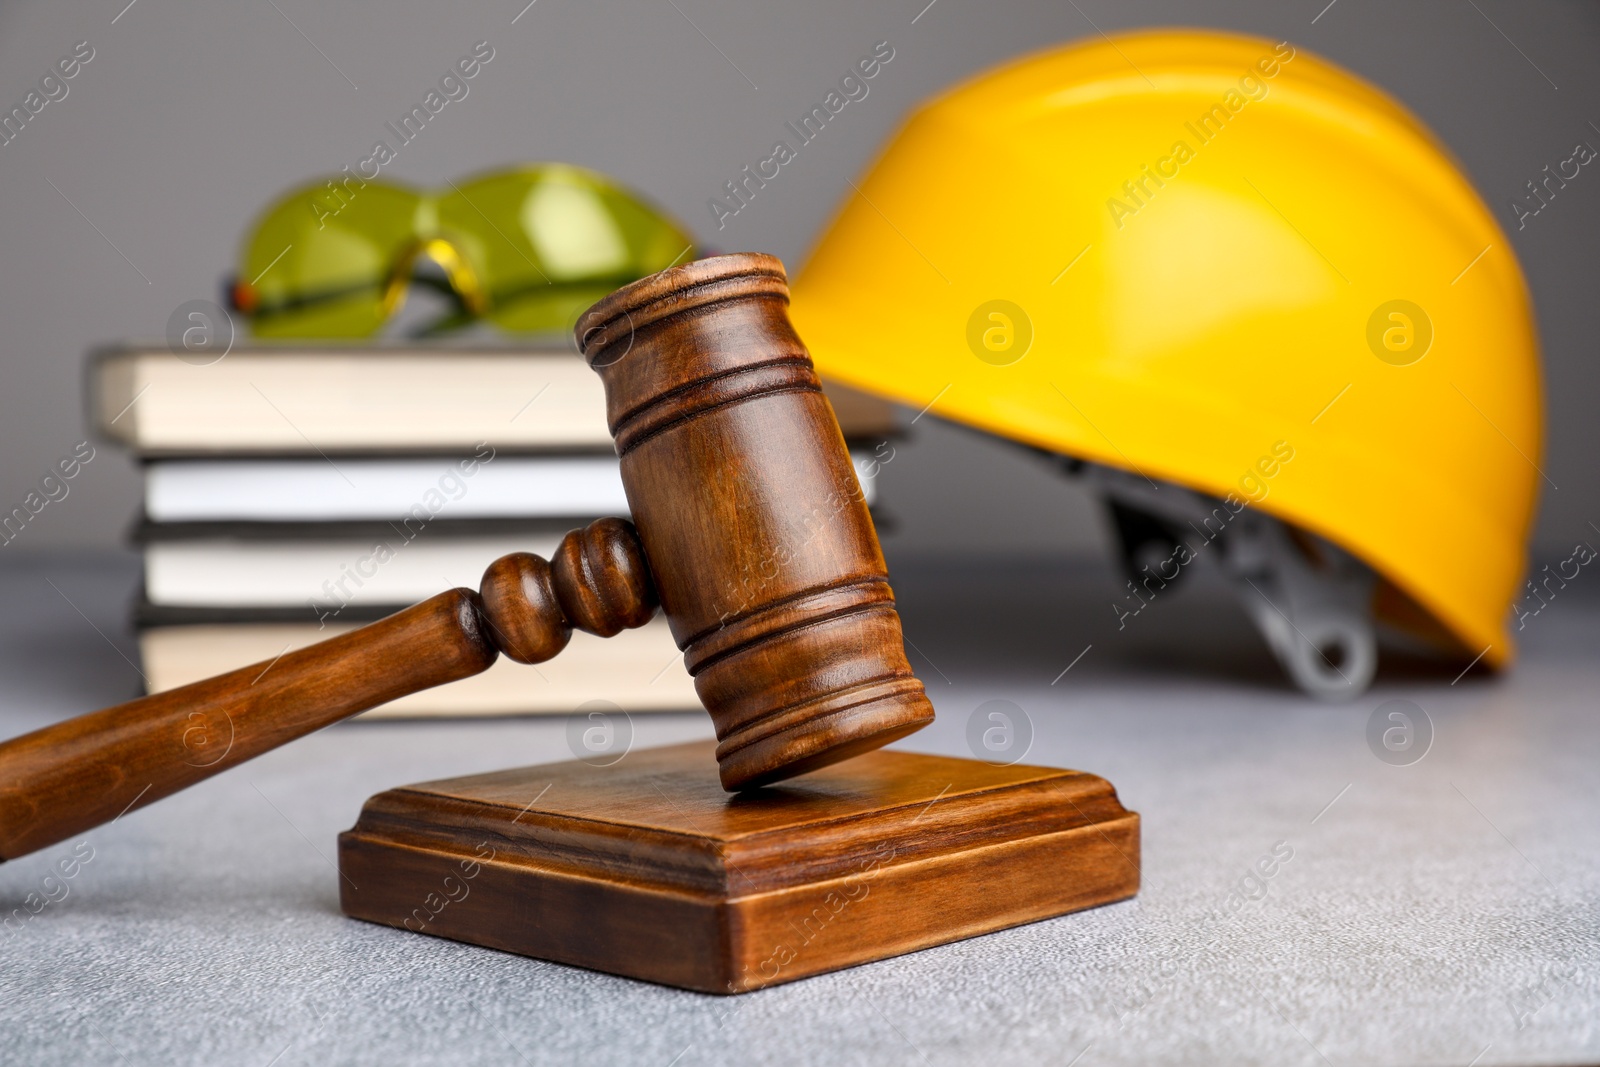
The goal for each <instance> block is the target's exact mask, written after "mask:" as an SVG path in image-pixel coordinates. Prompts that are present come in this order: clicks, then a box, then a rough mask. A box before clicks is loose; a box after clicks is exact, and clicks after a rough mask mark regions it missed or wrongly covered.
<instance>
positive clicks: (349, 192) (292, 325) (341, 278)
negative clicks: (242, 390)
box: [235, 176, 420, 337]
mask: <svg viewBox="0 0 1600 1067" xmlns="http://www.w3.org/2000/svg"><path fill="white" fill-rule="evenodd" d="M419 200H420V198H419V197H418V196H417V194H416V193H413V192H411V191H409V190H406V189H401V188H397V187H395V186H392V185H388V184H386V183H383V182H377V181H362V180H361V179H359V178H355V177H351V176H341V177H339V178H336V179H333V180H331V181H326V182H316V183H312V184H309V185H306V186H304V187H302V188H299V189H295V190H293V191H292V192H290V193H288V194H287V195H285V196H284V197H283V198H282V199H280V200H279V201H278V202H277V203H275V204H273V205H272V206H271V207H270V208H268V209H267V210H266V212H264V213H263V214H262V216H261V218H260V220H259V221H258V222H257V223H256V227H255V230H254V232H253V233H252V235H251V237H250V239H249V242H248V243H247V244H246V246H245V248H244V250H243V254H242V257H241V259H240V264H239V275H238V282H239V283H240V284H239V286H238V288H237V289H236V294H235V299H236V301H237V302H238V304H239V306H240V308H241V310H243V311H245V312H247V313H249V314H250V315H251V327H252V331H253V332H254V333H256V334H257V335H259V336H263V337H366V336H370V335H371V334H373V333H376V332H377V331H378V330H379V329H380V328H381V327H382V325H383V322H384V320H385V319H386V318H387V316H388V310H389V309H388V308H387V307H386V306H385V301H384V295H385V291H386V288H387V285H388V282H389V279H390V276H391V274H392V272H393V271H394V269H395V266H396V264H397V263H398V262H400V261H401V260H402V258H403V256H404V255H405V253H406V250H407V249H408V248H410V247H412V246H413V245H414V243H415V233H416V216H417V206H418V203H419Z"/></svg>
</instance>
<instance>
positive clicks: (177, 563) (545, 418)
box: [89, 346, 896, 716]
mask: <svg viewBox="0 0 1600 1067" xmlns="http://www.w3.org/2000/svg"><path fill="white" fill-rule="evenodd" d="M91 358H92V362H91V367H90V375H89V385H90V389H89V403H90V409H91V410H90V415H91V421H92V422H93V424H94V425H95V426H96V427H97V428H98V430H99V432H100V433H101V434H102V435H103V436H105V437H107V438H109V439H110V440H112V441H115V442H119V443H121V444H123V445H125V446H127V447H128V448H130V449H131V450H133V452H134V453H135V455H136V456H138V458H139V459H140V460H141V461H142V466H143V473H144V503H143V513H142V515H141V516H140V517H139V518H138V520H137V521H136V523H135V525H134V528H133V532H132V538H133V540H134V541H135V543H136V544H137V545H138V546H139V547H140V548H141V550H142V552H143V556H144V587H143V593H142V596H141V598H140V600H139V602H138V604H137V605H136V606H135V624H136V626H137V627H138V630H139V648H140V652H141V654H142V657H143V660H144V673H145V677H146V683H147V687H148V689H149V691H150V692H158V691H160V690H163V689H169V688H172V687H174V686H179V685H184V684H187V683H189V682H192V681H196V680H198V679H201V678H205V677H209V676H210V675H213V674H217V673H220V672H223V671H228V670H233V669H236V668H238V667H242V666H245V665H247V664H251V663H256V662H264V661H271V660H273V659H275V658H276V657H278V656H281V655H282V654H283V653H285V652H287V651H289V650H291V649H296V648H300V647H303V646H305V645H309V644H312V643H314V642H317V641H321V640H325V639H327V638H329V637H333V636H335V635H336V634H338V633H341V632H343V631H345V630H349V629H353V628H354V627H357V626H360V625H362V624H364V623H367V622H371V621H373V620H374V619H378V618H382V617H383V616H385V615H388V614H391V613H392V612H394V611H398V610H399V609H400V608H403V607H405V606H407V605H409V604H412V603H415V602H416V601H418V600H422V599H424V598H426V597H429V596H432V595H433V594H435V593H439V592H442V591H443V590H445V589H448V588H451V587H453V586H467V587H469V588H473V589H476V588H477V587H478V582H479V579H480V578H481V577H482V574H483V570H484V568H485V567H487V566H488V565H489V563H490V562H491V561H493V560H494V559H496V558H497V557H499V556H502V555H505V554H506V553H508V552H518V551H526V552H534V553H537V554H539V555H541V556H545V557H546V558H548V557H549V555H550V553H551V552H552V551H553V550H554V549H555V547H556V544H557V542H558V541H559V540H560V539H561V537H562V535H563V534H565V533H566V532H567V531H568V530H570V529H573V528H574V527H577V526H582V525H584V524H586V523H588V522H590V521H592V520H593V519H596V518H600V517H602V516H606V515H619V516H624V517H626V516H627V514H628V503H627V499H626V497H625V495H624V493H623V489H622V480H621V477H620V473H619V465H618V461H617V457H616V454H615V452H614V450H613V448H612V444H611V437H610V434H609V432H608V431H607V428H606V420H605V398H604V393H603V391H602V389H601V385H600V379H599V377H598V376H597V375H596V374H595V373H594V372H593V371H591V370H590V369H589V368H588V367H587V366H586V365H585V364H584V362H583V360H582V359H581V358H580V357H578V356H577V355H576V354H574V353H573V352H571V351H570V350H564V349H559V348H526V347H522V348H509V347H505V348H465V349H463V348H456V349H444V348H428V347H417V346H407V347H375V348H373V347H369V348H343V349H341V348H327V349H312V348H306V347H265V346H262V347H252V348H236V349H234V350H233V351H232V352H230V353H229V354H228V355H227V356H226V357H225V358H223V359H222V360H220V361H219V362H216V363H213V364H209V365H205V366H197V365H194V364H192V363H187V362H184V361H182V360H179V359H177V358H175V357H174V356H173V355H172V353H171V352H170V351H168V350H167V349H166V348H164V347H148V348H136V347H120V348H115V349H109V350H104V351H101V352H98V353H95V354H94V355H93V356H92V357H91ZM827 391H828V394H829V398H830V399H831V400H832V401H833V404H834V409H835V412H836V413H837V414H838V416H839V421H840V425H841V428H842V429H843V430H844V432H845V437H846V439H847V440H848V441H852V442H854V443H856V444H857V445H862V446H865V448H866V451H864V452H862V453H858V461H857V470H858V473H859V475H860V477H861V480H862V488H863V491H864V492H865V493H866V495H867V499H868V502H869V503H871V502H872V499H873V496H874V486H873V484H872V479H871V477H870V476H869V473H868V472H869V471H870V470H871V469H872V468H871V466H870V464H869V463H868V460H869V458H870V449H871V447H872V445H873V444H874V443H876V442H880V441H882V440H883V439H885V438H886V437H889V436H892V435H893V434H894V433H895V430H896V419H895V415H894V412H893V410H892V409H891V408H890V407H889V406H888V405H887V404H885V403H883V402H882V401H879V400H876V399H874V398H870V397H867V396H864V395H863V394H860V393H853V392H849V391H847V390H843V389H839V388H836V387H834V386H832V385H829V386H828V389H827ZM596 699H600V700H608V701H612V702H614V703H615V704H617V705H619V706H620V707H622V708H623V709H624V710H626V711H630V712H631V711H650V710H678V709H690V708H698V707H699V701H698V699H697V698H696V696H695V693H694V686H693V683H692V681H691V679H690V678H689V675H688V673H687V672H686V671H685V669H684V666H683V659H682V656H681V655H680V654H679V652H678V650H677V647H676V645H675V644H674V643H673V640H672V636H671V634H670V633H669V632H668V629H667V626H666V622H665V620H664V619H663V618H661V617H660V616H659V615H658V616H657V617H656V618H655V619H654V620H652V621H651V622H650V623H648V624H647V625H645V626H643V627H641V628H640V629H637V630H627V631H624V632H623V633H621V634H619V635H617V636H616V637H612V638H608V639H601V638H598V637H593V636H591V635H589V634H585V633H581V632H578V633H574V634H573V637H572V643H571V644H570V645H569V646H568V647H567V649H566V650H565V651H564V652H562V653H561V655H559V656H557V657H556V658H555V659H553V660H550V661H549V662H547V663H542V664H538V665H536V666H525V665H522V664H518V663H515V662H513V661H511V660H509V659H506V658H505V657H501V659H499V660H498V661H497V662H496V663H495V665H494V666H492V667H491V668H490V669H489V670H488V671H486V672H484V673H483V674H480V675H476V676H474V677H472V678H467V679H463V680H462V681H459V682H454V683H451V684H450V685H446V686H441V687H439V688H437V689H431V690H427V691H425V692H421V693H416V694H413V695H411V696H407V697H404V698H402V699H400V700H396V701H394V702H392V703H390V704H387V705H384V706H383V707H382V708H379V709H375V710H374V711H373V712H371V713H369V714H375V715H396V716H398V715H446V714H468V715H492V714H524V713H539V712H554V713H568V712H571V711H573V710H574V709H576V708H577V707H578V706H579V705H580V704H582V703H584V702H586V701H589V700H596Z"/></svg>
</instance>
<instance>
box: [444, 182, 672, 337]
mask: <svg viewBox="0 0 1600 1067" xmlns="http://www.w3.org/2000/svg"><path fill="white" fill-rule="evenodd" d="M435 221H436V224H437V226H438V233H439V235H440V236H441V237H443V238H444V239H445V240H447V241H449V242H450V243H451V244H452V245H454V246H455V247H456V248H457V249H459V250H460V252H461V254H462V256H463V257H464V258H465V259H466V261H467V262H468V264H469V265H470V266H471V268H472V270H473V272H474V274H475V275H476V276H477V278H478V280H479V283H480V284H481V285H482V287H483V289H484V290H485V292H486V294H487V296H488V301H489V317H490V318H491V319H493V320H494V322H495V323H496V324H497V325H499V326H500V327H501V328H503V329H506V330H511V331H516V332H527V333H542V332H552V331H566V330H570V329H571V328H572V325H573V323H575V322H576V321H577V318H578V315H579V314H581V313H582V312H583V311H584V310H585V309H586V308H588V307H589V305H590V304H593V303H594V302H595V301H596V300H599V299H600V298H601V297H603V296H605V295H606V294H607V293H609V292H611V291H612V290H613V289H616V288H617V287H618V286H621V285H625V284H627V283H628V282H631V281H634V280H635V279H637V278H642V277H644V276H645V275H646V274H653V273H655V272H656V271H658V270H662V269H664V268H666V267H667V266H669V265H671V264H672V263H673V261H674V260H679V259H685V258H689V257H690V256H691V255H692V251H693V250H692V248H691V244H692V241H691V238H690V237H689V236H688V235H687V234H686V233H685V232H684V231H683V230H682V229H681V228H680V227H679V226H678V225H677V224H675V223H674V222H672V221H671V220H670V219H668V218H667V217H666V216H665V215H663V214H662V213H661V212H659V211H657V210H655V209H654V208H652V207H650V206H648V205H646V204H644V203H642V202H641V201H640V200H639V199H638V198H637V197H636V196H634V195H633V194H632V193H629V192H627V191H626V190H624V189H621V188H619V187H618V186H616V185H614V184H613V183H612V182H611V181H610V180H608V179H607V178H605V177H603V176H602V175H599V174H596V173H594V172H593V171H589V170H584V169H582V168H580V167H572V166H567V165H564V164H557V163H550V164H542V165H535V166H527V167H521V168H518V169H516V170H512V171H504V172H499V173H496V174H491V175H486V176H484V177H482V178H477V179H473V180H471V181H467V182H462V183H459V184H456V185H453V186H452V187H451V190H450V192H448V193H446V194H444V195H443V196H441V197H440V198H439V200H438V202H437V213H436V219H435Z"/></svg>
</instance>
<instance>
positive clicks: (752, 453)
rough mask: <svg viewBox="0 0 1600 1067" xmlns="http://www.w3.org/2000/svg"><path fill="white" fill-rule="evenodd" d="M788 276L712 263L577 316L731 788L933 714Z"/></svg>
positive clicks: (794, 769)
mask: <svg viewBox="0 0 1600 1067" xmlns="http://www.w3.org/2000/svg"><path fill="white" fill-rule="evenodd" d="M788 302H789V288H788V282H787V279H786V277H785V275H784V270H783V264H782V263H780V262H779V261H778V260H777V259H776V258H774V257H772V256H766V255H755V254H739V255H728V256H717V257H714V258H711V259H704V260H700V261H697V262H694V263H689V264H687V265H685V266H682V267H674V268H671V269H668V270H665V271H662V272H661V273H659V274H654V275H651V276H650V277H648V278H644V279H642V280H640V281H637V282H635V283H633V284H632V285H629V286H626V287H624V288H622V289H619V290H617V291H616V292H615V293H612V294H611V295H610V296H608V297H606V298H605V299H604V300H602V301H600V302H599V303H598V304H596V305H594V306H593V307H592V308H590V309H589V310H588V311H587V312H585V313H584V315H583V316H582V317H581V318H580V319H579V320H578V325H577V333H578V341H579V345H580V346H581V348H582V350H583V354H584V357H585V358H586V359H587V360H588V361H589V365H590V366H591V367H593V368H594V369H595V370H596V371H598V372H599V374H600V377H601V379H602V380H603V381H604V383H605V390H606V416H607V420H608V421H609V423H610V426H611V434H612V437H613V438H614V439H615V441H616V448H617V454H618V455H619V456H620V457H621V459H622V482H623V486H624V487H625V489H626V490H627V495H628V505H629V507H630V509H631V510H632V512H633V522H634V525H635V526H636V527H637V529H638V536H639V541H640V543H641V544H642V546H643V550H644V556H645V560H646V562H647V564H648V566H649V569H650V574H651V579H652V581H653V583H654V585H655V589H656V592H657V594H658V596H659V598H660V602H661V606H662V609H663V610H664V612H665V613H666V616H667V621H668V623H669V624H670V625H671V627H672V634H673V637H674V638H675V639H676V641H677V643H678V647H679V648H681V649H683V652H684V661H685V664H686V665H687V667H688V669H689V673H690V674H692V675H693V676H694V680H695V689H696V691H697V692H698V693H699V695H700V699H701V702H702V703H704V704H705V706H706V709H707V710H708V711H709V712H710V713H711V718H712V720H713V722H714V723H715V724H716V731H717V738H718V740H719V742H720V744H719V745H718V746H717V762H718V767H719V770H720V773H721V778H722V784H723V786H724V787H726V788H727V789H729V790H735V789H744V788H748V787H751V786H757V785H762V784H765V783H768V782H773V781H777V780H778V779H782V778H787V777H790V776H792V775H796V774H801V773H804V772H805V771H809V770H813V769H815V768H817V767H821V766H824V765H826V764H829V763H834V762H836V761H838V760H842V759H847V758H849V757H851V756H854V755H857V754H859V753H862V752H866V751H869V750H871V749H874V748H877V747H879V746H880V745H884V744H887V743H888V742H890V741H893V740H895V739H896V738H899V737H904V736H905V735H906V734H909V733H911V732H912V731H914V730H918V729H920V728H921V727H923V726H926V725H927V724H928V723H929V722H931V721H933V706H932V705H931V704H930V703H929V702H928V698H927V695H926V694H925V693H924V692H923V689H922V683H921V682H919V681H918V680H917V679H916V677H915V676H913V675H912V673H911V667H910V665H909V664H908V663H907V662H906V654H905V648H904V645H903V638H902V636H901V632H900V617H899V615H898V614H897V613H896V611H895V605H894V596H893V593H892V592H891V591H890V588H889V582H888V573H887V569H886V568H885V566H884V562H883V553H882V550H881V549H880V548H879V546H878V537H877V532H876V531H875V530H874V529H873V526H872V518H871V516H870V515H869V514H868V512H867V506H866V501H865V500H864V498H863V494H862V490H861V485H860V482H859V480H858V479H857V477H856V473H855V470H854V469H853V467H852V466H851V462H850V457H849V454H848V452H847V451H846V450H845V444H844V439H843V437H842V436H841V435H840V432H839V425H838V422H837V421H836V420H835V419H834V416H833V409H832V408H831V407H830V406H829V404H828V401H827V399H826V398H825V397H824V396H823V395H822V390H821V384H820V383H819V381H818V380H817V375H816V372H815V370H813V369H812V366H811V358H810V356H809V355H808V354H807V353H806V350H805V346H804V345H802V344H801V343H800V338H799V337H798V336H796V335H795V332H794V328H793V327H792V326H791V325H790V323H789V318H788Z"/></svg>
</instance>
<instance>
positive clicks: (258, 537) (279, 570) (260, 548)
mask: <svg viewBox="0 0 1600 1067" xmlns="http://www.w3.org/2000/svg"><path fill="white" fill-rule="evenodd" d="M570 526H571V524H569V523H562V522H557V523H529V522H526V521H522V520H507V521H500V522H491V521H483V520H459V519H456V520H451V519H433V520H431V521H429V522H427V523H426V524H422V523H418V522H416V521H409V523H402V522H361V523H336V524H329V523H303V524H291V523H272V524H257V525H251V524H243V523H231V524H206V523H195V524H187V525H185V526H182V527H174V526H162V525H158V524H153V523H152V524H146V525H144V526H142V527H140V528H139V529H138V530H137V531H136V532H135V535H134V538H135V540H136V541H138V542H140V543H142V544H143V546H144V592H145V597H146V598H147V599H148V600H149V601H150V602H151V603H152V604H160V605H181V606H193V607H235V608H239V609H249V608H256V607H289V606H297V607H299V608H301V609H302V610H304V611H305V613H306V615H305V618H306V619H307V620H308V621H314V620H317V619H319V618H321V619H329V618H337V617H338V616H339V615H340V614H342V612H343V610H344V608H346V607H348V606H350V605H353V604H354V605H361V604H384V605H393V606H396V607H398V606H403V605H406V604H411V603H414V602H416V601H418V600H422V599H424V598H426V597H430V596H432V595H433V594H435V593H441V592H443V591H444V590H446V589H451V588H454V587H456V586H466V587H467V588H469V589H476V588H478V581H479V579H481V578H482V577H483V572H484V569H485V568H486V567H488V566H489V564H490V563H492V562H494V561H495V560H496V559H498V558H500V557H501V556H504V555H507V554H508V553H512V552H533V553H535V554H536V555H540V556H544V557H545V558H547V559H548V558H549V556H550V554H551V553H552V552H554V551H555V548H556V545H557V544H558V543H559V542H560V540H561V537H562V535H563V534H565V533H566V531H567V530H568V529H569V528H570Z"/></svg>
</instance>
